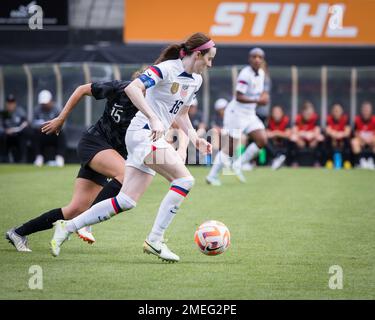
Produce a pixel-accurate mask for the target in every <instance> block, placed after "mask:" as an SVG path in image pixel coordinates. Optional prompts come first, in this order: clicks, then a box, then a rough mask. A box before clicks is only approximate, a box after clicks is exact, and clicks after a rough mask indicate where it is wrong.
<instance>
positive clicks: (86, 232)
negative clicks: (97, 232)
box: [77, 227, 95, 244]
mask: <svg viewBox="0 0 375 320" xmlns="http://www.w3.org/2000/svg"><path fill="white" fill-rule="evenodd" d="M77 234H78V237H80V238H81V239H82V240H83V241H86V242H87V243H88V244H94V243H95V238H94V235H93V234H92V232H91V228H90V227H84V228H81V229H79V230H78V231H77Z"/></svg>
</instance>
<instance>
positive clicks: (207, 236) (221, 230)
mask: <svg viewBox="0 0 375 320" xmlns="http://www.w3.org/2000/svg"><path fill="white" fill-rule="evenodd" d="M194 241H195V243H196V244H197V245H198V248H199V250H200V251H201V252H202V253H204V254H206V255H208V256H216V255H218V254H221V253H223V252H224V251H225V250H227V249H228V247H229V245H230V232H229V230H228V228H227V227H226V225H225V224H224V223H222V222H219V221H215V220H210V221H206V222H204V223H202V224H201V225H200V226H199V228H198V229H197V231H195V235H194Z"/></svg>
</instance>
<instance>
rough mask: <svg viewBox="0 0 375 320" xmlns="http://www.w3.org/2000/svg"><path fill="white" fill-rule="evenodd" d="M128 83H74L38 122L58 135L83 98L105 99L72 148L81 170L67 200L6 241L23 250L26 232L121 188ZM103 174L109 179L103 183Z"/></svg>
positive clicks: (131, 109) (88, 236)
mask: <svg viewBox="0 0 375 320" xmlns="http://www.w3.org/2000/svg"><path fill="white" fill-rule="evenodd" d="M129 83H130V82H129V81H109V82H96V83H92V84H91V83H89V84H85V85H82V86H79V87H78V88H77V89H76V90H75V91H74V92H73V94H72V95H71V97H70V98H69V100H68V101H67V103H66V105H65V107H64V109H63V110H62V111H61V113H60V115H58V116H57V117H56V118H54V119H52V120H50V121H48V122H46V123H44V124H41V127H42V129H41V130H42V133H43V134H48V135H50V134H59V133H60V131H61V128H62V126H63V124H64V122H65V121H66V119H67V117H68V115H69V114H70V113H71V111H72V110H73V109H74V108H75V107H76V106H77V104H78V102H79V101H80V100H81V98H82V97H83V96H93V97H94V98H95V99H97V100H98V99H107V101H106V105H105V109H104V113H103V115H102V116H101V118H100V119H99V120H98V121H97V122H96V124H95V125H93V126H91V127H90V128H89V129H87V131H86V132H85V133H83V134H82V137H81V140H80V141H79V143H78V147H77V152H78V157H79V159H80V162H81V168H80V170H79V172H78V175H77V178H76V180H75V184H74V189H73V196H72V199H71V201H70V203H69V204H68V205H66V206H64V207H62V208H56V209H52V210H50V211H47V212H45V213H43V214H42V215H40V216H39V217H37V218H35V219H32V220H30V221H28V222H26V223H24V224H22V225H21V226H19V227H17V228H12V229H10V230H8V232H7V233H6V239H8V240H9V242H10V243H11V244H13V245H14V246H15V248H16V249H17V250H18V251H24V252H28V251H31V249H30V248H29V246H28V240H27V237H26V236H27V235H30V234H33V233H35V232H39V231H43V230H47V229H50V228H52V226H53V223H54V222H56V221H57V220H61V219H72V218H74V217H76V216H77V215H78V214H80V213H81V212H83V211H85V210H87V209H88V208H89V207H90V206H91V205H92V204H95V203H97V202H100V201H102V200H105V199H108V198H111V197H114V196H116V195H117V194H118V192H119V191H120V189H121V183H122V180H123V178H124V171H125V159H126V156H127V150H126V146H125V141H124V135H125V133H126V130H127V128H128V126H129V124H130V121H131V119H132V118H133V117H134V115H135V114H136V112H137V111H138V109H137V108H135V106H134V105H133V104H132V102H131V101H130V99H129V98H128V97H127V96H126V94H125V92H124V88H125V87H126V86H127V85H128V84H129ZM107 178H111V179H112V180H110V181H107ZM77 233H78V235H79V236H80V238H82V239H83V240H84V241H87V242H88V243H93V242H95V238H94V236H93V235H92V233H91V231H90V229H87V228H82V229H80V230H77Z"/></svg>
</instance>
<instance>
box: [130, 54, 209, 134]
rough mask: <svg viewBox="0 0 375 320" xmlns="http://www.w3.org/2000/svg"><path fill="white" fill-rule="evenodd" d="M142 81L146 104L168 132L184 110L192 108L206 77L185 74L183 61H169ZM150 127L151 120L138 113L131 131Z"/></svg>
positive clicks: (152, 67)
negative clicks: (203, 78)
mask: <svg viewBox="0 0 375 320" xmlns="http://www.w3.org/2000/svg"><path fill="white" fill-rule="evenodd" d="M139 79H140V80H141V81H142V82H143V83H144V85H145V87H146V89H147V92H146V101H147V103H148V105H149V106H150V108H151V109H152V110H153V111H154V113H155V114H156V116H157V117H158V118H159V120H160V121H161V122H162V124H163V126H164V129H165V130H166V131H167V130H168V129H169V128H170V126H171V124H172V122H173V121H174V119H175V118H176V116H177V115H178V114H179V113H180V112H181V110H182V109H183V108H188V107H189V106H190V105H191V104H192V101H193V99H194V97H195V94H196V92H197V91H198V90H199V88H200V86H201V84H202V76H201V75H199V74H197V73H193V74H188V73H187V72H185V70H184V67H183V64H182V61H181V59H176V60H167V61H164V62H161V63H159V64H157V65H154V66H151V67H149V68H148V69H147V70H146V71H145V72H143V74H142V75H141V76H139ZM145 125H147V126H149V123H148V119H147V117H146V116H145V115H144V114H143V113H142V112H140V111H139V112H138V113H137V114H136V116H135V117H134V118H133V120H132V122H131V124H130V126H129V129H128V130H138V129H142V128H144V127H145Z"/></svg>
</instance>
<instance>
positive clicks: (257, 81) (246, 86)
mask: <svg viewBox="0 0 375 320" xmlns="http://www.w3.org/2000/svg"><path fill="white" fill-rule="evenodd" d="M264 80H265V72H264V70H263V69H259V70H258V74H256V73H255V71H254V70H253V69H252V68H251V67H250V66H247V67H245V68H243V69H242V70H241V72H240V74H239V75H238V78H237V84H236V91H238V92H241V93H242V94H244V95H245V96H246V97H248V98H250V99H259V97H260V95H261V94H262V93H263V91H264ZM256 106H257V104H256V103H242V102H238V101H237V100H236V98H235V97H234V98H233V100H232V101H231V102H230V107H231V108H233V109H234V110H239V111H243V112H246V113H249V114H252V115H255V114H256V113H255V108H256Z"/></svg>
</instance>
